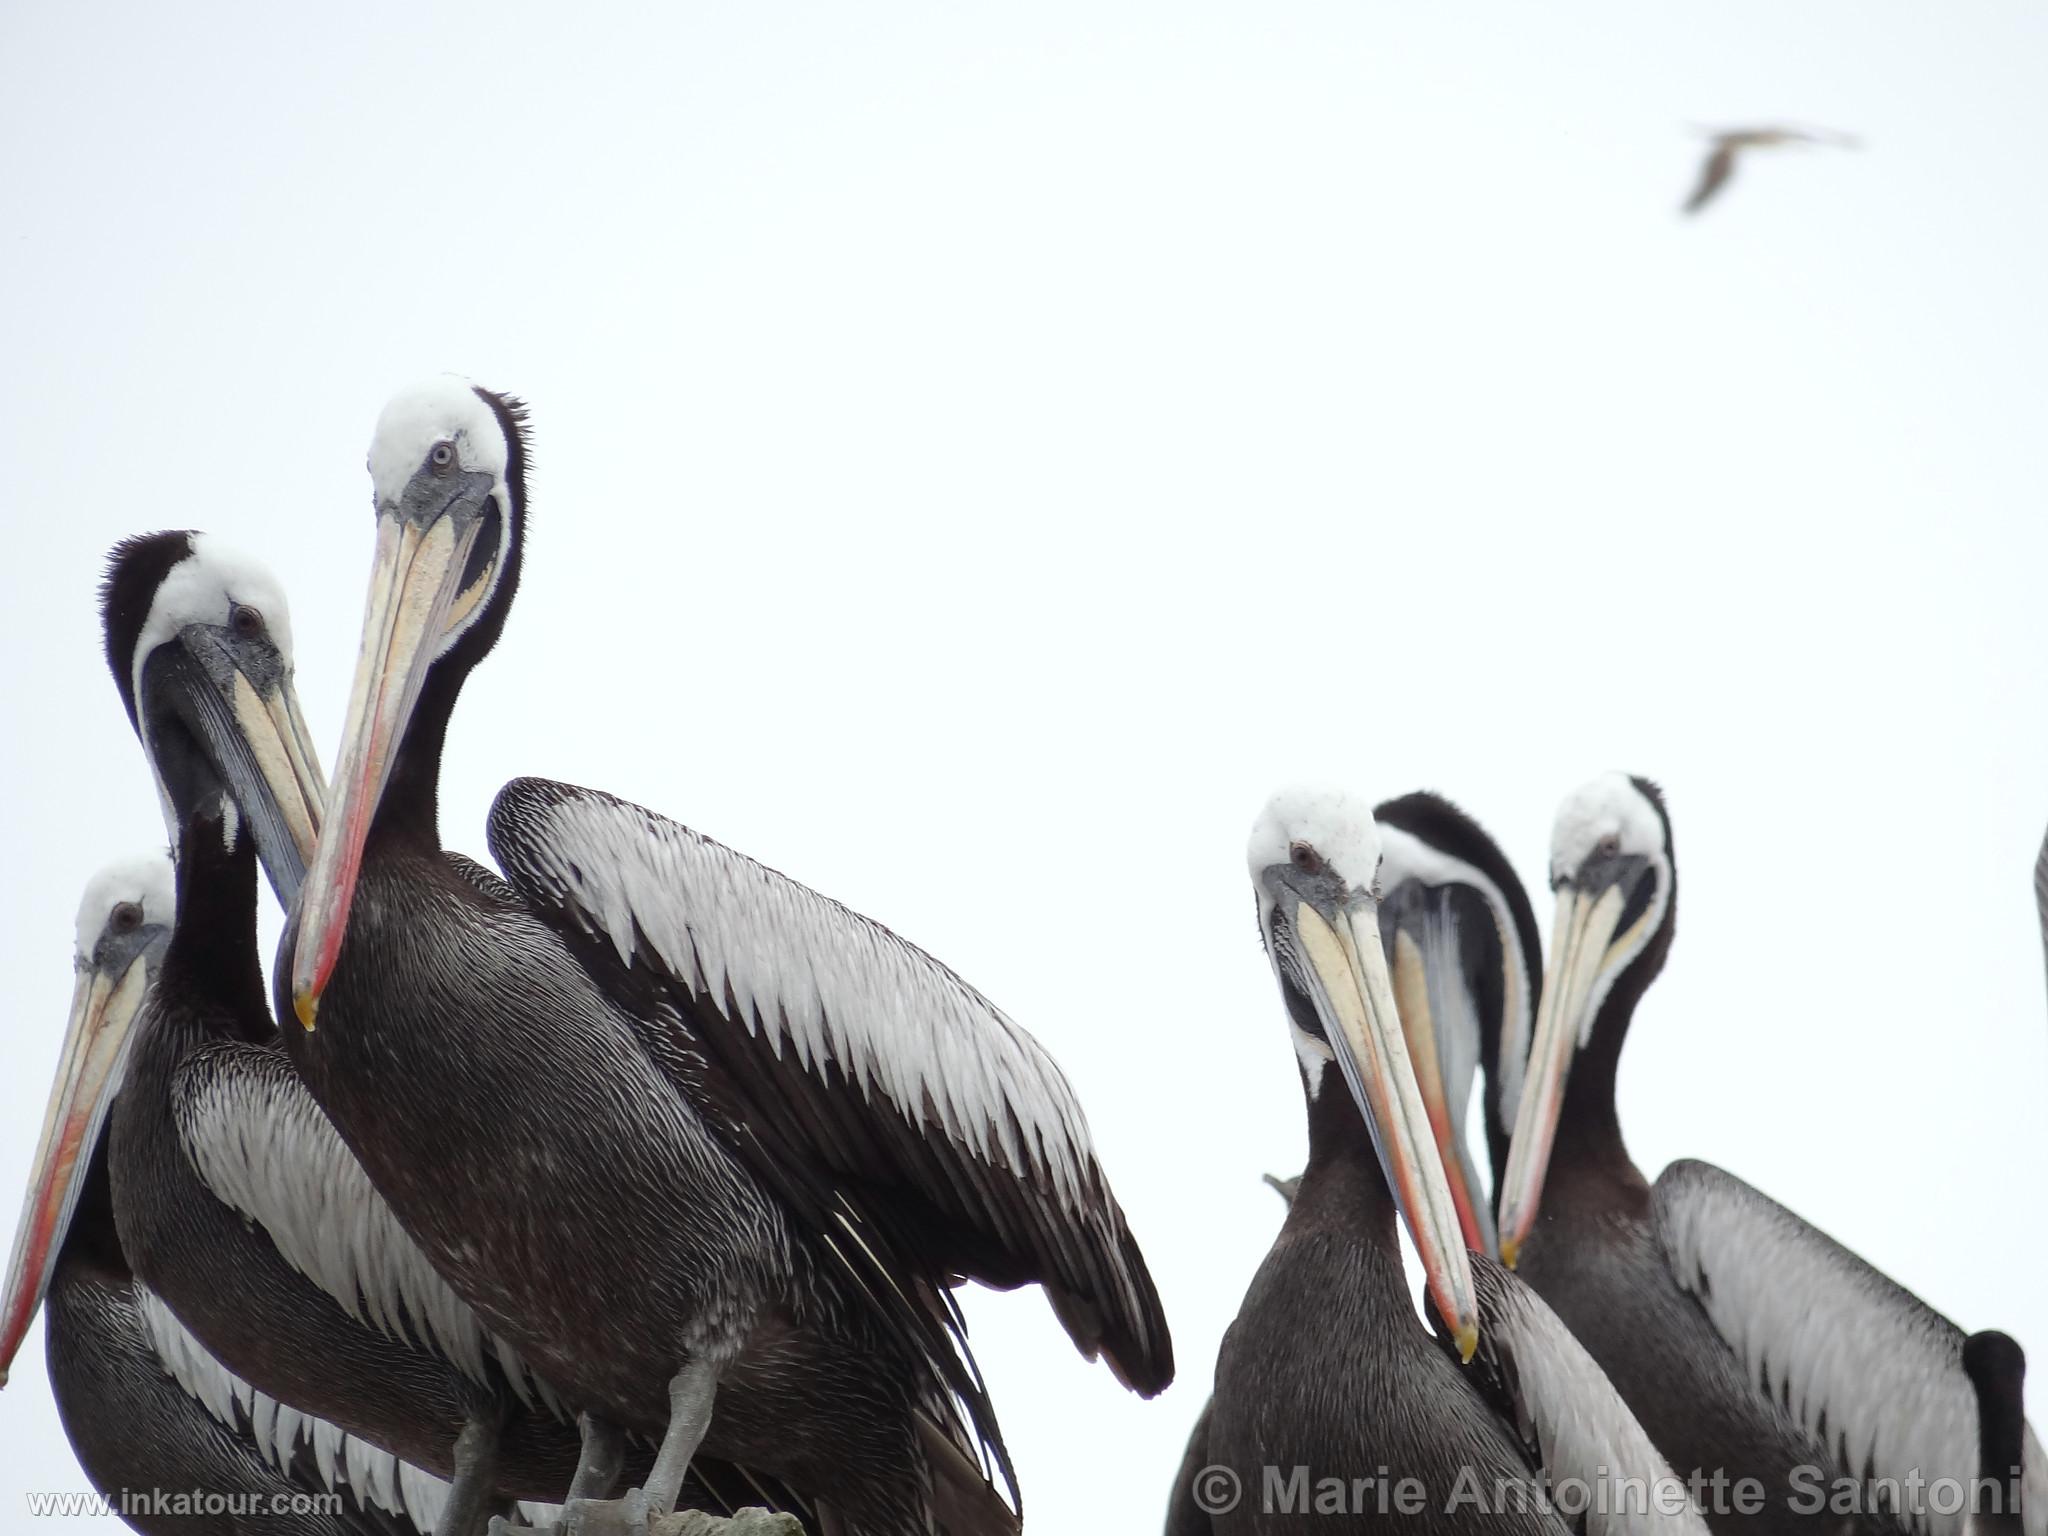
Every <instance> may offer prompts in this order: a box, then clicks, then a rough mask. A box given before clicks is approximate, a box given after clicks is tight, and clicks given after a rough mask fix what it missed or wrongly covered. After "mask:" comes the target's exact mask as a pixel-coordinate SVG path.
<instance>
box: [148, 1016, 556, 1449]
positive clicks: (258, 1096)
mask: <svg viewBox="0 0 2048 1536" xmlns="http://www.w3.org/2000/svg"><path fill="white" fill-rule="evenodd" d="M171 1097H172V1105H173V1114H174V1115H175V1117H176V1120H177V1126H178V1140H179V1142H180V1144H181V1145H182V1146H183V1148H184V1151H185V1156H186V1158H187V1159H188V1160H189V1161H190V1162H191V1164H192V1167H193V1168H194V1170H196V1171H197V1173H198V1175H199V1177H200V1179H201V1180H202V1181H203V1182H204V1183H205V1184H206V1186H207V1187H208V1188H209V1189H211V1190H212V1191H213V1192H214V1194H215V1195H216V1196H218V1197H219V1198H220V1200H221V1201H222V1203H224V1204H226V1205H228V1206H230V1207H232V1208H233V1209H234V1210H237V1211H239V1212H241V1214H242V1215H243V1216H244V1217H246V1218H247V1219H248V1220H250V1221H252V1222H254V1223H255V1224H256V1225H257V1226H259V1227H261V1228H262V1229H263V1231H264V1232H265V1233H266V1234H267V1235H268V1236H269V1238H270V1240H271V1242H272V1243H273V1244H275V1245H276V1247H277V1251H278V1252H279V1253H280V1254H281V1255H283V1257H284V1260H285V1262H286V1263H288V1264H290V1265H291V1266H292V1267H293V1268H294V1269H296V1270H298V1271H299V1273H300V1274H302V1275H304V1276H305V1277H306V1278H307V1279H308V1280H310V1281H312V1282H313V1283H314V1284H315V1285H317V1286H318V1287H320V1289H321V1290H323V1291H325V1292H326V1293H327V1294H328V1295H329V1296H332V1297H333V1298H334V1300H335V1302H336V1303H337V1304H338V1305H339V1306H341V1308H342V1309H343V1310H344V1311H346V1312H347V1313H348V1314H349V1316H351V1317H353V1318H355V1319H356V1320H357V1321H358V1322H362V1323H366V1324H368V1325H370V1326H372V1327H375V1328H379V1329H381V1330H383V1331H384V1332H385V1333H387V1334H389V1335H390V1336H392V1337H393V1338H396V1339H399V1340H401V1341H404V1342H414V1343H422V1344H426V1345H428V1346H430V1347H431V1348H433V1349H434V1350H435V1351H437V1352H438V1353H440V1354H443V1355H445V1356H446V1357H447V1358H448V1359H449V1360H450V1361H452V1362H453V1363H454V1364H455V1365H456V1367H457V1368H458V1369H460V1370H461V1371H462V1372H463V1373H464V1374H465V1375H467V1376H469V1377H470V1378H471V1379H472V1380H475V1381H479V1382H488V1381H489V1380H490V1373H489V1369H488V1367H487V1366H486V1363H485V1362H486V1361H487V1360H488V1361H490V1362H493V1363H495V1364H496V1366H497V1367H498V1368H499V1369H500V1370H502V1371H503V1373H504V1375H505V1379H506V1380H507V1381H508V1382H510V1383H511V1385H512V1387H513V1389H514V1390H515V1391H516V1392H517V1393H518V1394H519V1396H520V1397H521V1399H522V1400H523V1401H525V1402H526V1403H527V1404H529V1405H532V1404H534V1403H536V1402H540V1403H542V1404H544V1405H546V1406H547V1407H549V1408H551V1409H553V1410H554V1411H555V1412H557V1413H560V1412H561V1410H560V1408H559V1407H558V1406H557V1405H556V1404H555V1403H554V1401H553V1399H552V1397H551V1395H550V1394H549V1393H548V1391H547V1389H546V1387H545V1386H543V1385H542V1384H541V1383H540V1382H539V1381H538V1380H537V1379H536V1378H535V1377H534V1376H533V1375H532V1373H531V1372H530V1371H528V1370H527V1368H526V1366H525V1364H524V1363H523V1362H522V1361H521V1359H520V1358H519V1356H518V1354H517V1353H516V1352H515V1351H514V1350H513V1349H512V1347H511V1346H510V1345H509V1344H507V1343H505V1342H504V1341H503V1340H502V1339H499V1338H496V1337H495V1336H493V1335H492V1334H489V1333H487V1332H486V1331H485V1330H484V1327H483V1324H482V1323H480V1322H479V1321H478V1320H477V1317H476V1314H475V1313H473V1312H471V1311H470V1310H469V1308H468V1306H466V1305H465V1304H464V1303H463V1302H462V1300H461V1299H460V1298H459V1297H457V1296H456V1294H455V1292H454V1291H453V1290H451V1289H450V1288H449V1285H448V1282H447V1281H445V1280H443V1279H442V1278H441V1276H440V1274H439V1272H438V1271H436V1270H435V1269H434V1267H433V1265H432V1264H430V1263H428V1261H427V1256H426V1255H425V1254H424V1253H422V1252H421V1251H420V1248H419V1245H418V1244H417V1243H415V1242H414V1241H413V1240H412V1238H411V1236H410V1235H409V1234H408V1233H407V1232H406V1231H405V1229H404V1228H403V1227H401V1226H399V1224H398V1218H397V1217H395V1216H393V1215H392V1214H391V1208H390V1206H388V1205H386V1204H385V1203H384V1197H383V1196H382V1195H379V1194H378V1193H377V1191H376V1190H375V1189H374V1188H372V1187H371V1184H370V1179H369V1175H368V1174H366V1173H364V1172H363V1168H362V1164H360V1163H358V1162H357V1161H356V1158H355V1154H354V1153H353V1152H351V1151H349V1149H348V1147H347V1145H346V1144H345V1143H344V1142H343V1141H342V1139H341V1136H340V1133H339V1132H337V1131H336V1130H335V1129H334V1126H333V1124H332V1123H331V1122H330V1121H329V1120H328V1118H327V1117H326V1115H324V1114H322V1113H321V1111H320V1106H319V1105H317V1104H315V1103H314V1102H313V1096H312V1095H311V1094H310V1093H308V1092H307V1091H306V1086H305V1084H304V1083H303V1082H301V1081H300V1079H299V1075H298V1073H297V1072H295V1071H294V1070H293V1069H292V1065H291V1063H290V1062H289V1061H288V1060H286V1058H285V1056H284V1053H283V1052H282V1051H280V1050H277V1049H275V1048H273V1047H271V1046H267V1045H251V1044H248V1043H246V1042H243V1041H234V1040H214V1041H209V1042H208V1043H206V1044H205V1045H202V1046H201V1047H200V1048H199V1049H198V1050H196V1051H194V1052H193V1053H192V1054H191V1055H190V1056H189V1057H188V1058H187V1059H186V1060H185V1062H184V1063H183V1064H182V1065H181V1066H180V1067H179V1069H178V1072H177V1076H176V1077H175V1078H174V1079H173V1081H172V1085H171Z"/></svg>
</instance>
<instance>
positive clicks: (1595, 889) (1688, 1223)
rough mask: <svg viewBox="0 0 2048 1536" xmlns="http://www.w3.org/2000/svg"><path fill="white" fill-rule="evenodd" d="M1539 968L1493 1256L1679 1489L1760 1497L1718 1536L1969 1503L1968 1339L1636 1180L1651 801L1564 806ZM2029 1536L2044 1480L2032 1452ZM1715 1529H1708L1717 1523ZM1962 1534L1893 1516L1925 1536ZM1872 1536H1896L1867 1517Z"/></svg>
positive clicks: (1844, 1254) (1705, 1189) (1795, 1239)
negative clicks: (1859, 1482)
mask: <svg viewBox="0 0 2048 1536" xmlns="http://www.w3.org/2000/svg"><path fill="white" fill-rule="evenodd" d="M1550 882H1551V886H1552V889H1553V890H1554V891H1555V892H1556V894H1557V916H1556V921H1555V925H1554V927H1553V929H1552V933H1551V945H1550V963H1549V969H1548V970H1547V971H1546V973H1545V975H1544V980H1543V996H1542V1000H1541V1002H1540V1003H1539V1005H1538V1008H1537V1015H1536V1027H1535V1032H1534V1035H1533V1039H1532V1043H1531V1047H1530V1054H1529V1063H1528V1067H1527V1069H1526V1071H1525V1073H1524V1077H1523V1085H1522V1092H1521V1097H1520V1102H1519V1104H1518V1106H1517V1111H1516V1118H1515V1131H1514V1139H1513V1141H1512V1143H1511V1148H1510V1151H1509V1155H1508V1166H1507V1173H1506V1175H1505V1177H1504V1178H1503V1180H1502V1183H1501V1189H1500V1233H1501V1253H1502V1256H1503V1258H1504V1259H1506V1261H1507V1262H1508V1263H1509V1264H1511V1265H1515V1266H1516V1267H1517V1268H1518V1269H1519V1271H1520V1273H1521V1275H1522V1277H1523V1278H1524V1279H1525V1280H1526V1281H1528V1283H1529V1284H1530V1286H1531V1287H1533V1288H1534V1289H1535V1290H1536V1292H1537V1293H1538V1294H1539V1295H1541V1296H1542V1297H1543V1299H1544V1300H1545V1301H1547V1302H1549V1303H1550V1305H1551V1306H1552V1307H1553V1308H1554V1309H1555V1310H1556V1312H1557V1315H1558V1316H1559V1317H1560V1318H1562V1319H1563V1320H1564V1322H1565V1324H1566V1326H1568V1327H1569V1328H1570V1329H1571V1330H1572V1332H1573V1333H1574V1334H1576V1335H1577V1336H1578V1338H1579V1340H1580V1342H1581V1343H1583V1344H1584V1345H1585V1346H1586V1348H1587V1350H1588V1351H1590V1352H1591V1354H1592V1356H1593V1358H1594V1359H1596V1360H1598V1361H1599V1362H1600V1364H1601V1366H1602V1367H1603V1368H1604V1369H1605V1370H1606V1372H1607V1374H1608V1376H1609V1377H1610V1378H1611V1379H1612V1380H1613V1382H1614V1385H1615V1387H1616V1388H1617V1389H1618V1390H1619V1391H1620V1392H1621V1394H1622V1396H1623V1397H1624V1398H1626V1399H1627V1400H1628V1403H1629V1406H1630V1407H1631V1408H1633V1409H1634V1410H1635V1412H1636V1416H1637V1417H1638V1418H1639V1419H1641V1420H1642V1423H1643V1427H1644V1428H1645V1429H1647V1430H1648V1431H1649V1432H1650V1435H1651V1437H1652V1438H1653V1439H1654V1440H1655V1441H1656V1442H1657V1446H1658V1448H1659V1449H1660V1450H1662V1451H1663V1452H1664V1454H1665V1455H1666V1456H1668V1457H1669V1458H1670V1459H1671V1462H1672V1464H1673V1465H1674V1466H1676V1467H1678V1468H1679V1469H1680V1470H1681V1471H1691V1470H1693V1469H1701V1470H1704V1471H1708V1472H1712V1471H1715V1470H1717V1469H1718V1470H1725V1472H1726V1475H1727V1476H1728V1477H1730V1478H1742V1477H1752V1478H1755V1479H1756V1480H1757V1481H1758V1483H1759V1484H1760V1485H1761V1488H1762V1490H1763V1494H1764V1499H1765V1508H1764V1509H1763V1511H1761V1512H1759V1513H1757V1514H1756V1515H1755V1516H1754V1518H1747V1519H1745V1518H1743V1517H1742V1516H1741V1514H1740V1512H1739V1511H1737V1510H1735V1509H1733V1508H1727V1509H1724V1510H1723V1511H1721V1512H1720V1513H1718V1514H1714V1524H1715V1528H1716V1529H1717V1530H1725V1531H1730V1532H1733V1531H1737V1530H1741V1531H1747V1532H1757V1531H1777V1530H1793V1529H1799V1530H1805V1529H1810V1528H1812V1518H1811V1516H1812V1514H1813V1511H1812V1510H1811V1508H1810V1507H1809V1506H1810V1505H1811V1502H1812V1499H1813V1488H1814V1485H1815V1483H1816V1478H1815V1476H1814V1473H1813V1470H1812V1469H1815V1468H1819V1469H1823V1470H1824V1471H1825V1477H1824V1478H1821V1479H1819V1480H1818V1481H1819V1482H1821V1483H1824V1484H1825V1485H1826V1486H1827V1487H1828V1488H1830V1489H1831V1488H1832V1487H1833V1486H1834V1484H1835V1483H1836V1480H1837V1479H1843V1478H1865V1477H1868V1478H1877V1479H1889V1478H1898V1479H1904V1478H1907V1477H1909V1476H1910V1475H1912V1474H1913V1473H1914V1472H1916V1471H1918V1472H1920V1473H1922V1474H1923V1475H1925V1476H1926V1477H1930V1478H1933V1477H1951V1478H1955V1479H1958V1480H1960V1481H1967V1480H1969V1479H1971V1478H1973V1477H1974V1476H1975V1475H1976V1471H1977V1462H1978V1454H1977V1452H1978V1423H1977V1407H1976V1403H1975V1400H1974V1398H1973V1395H1972V1392H1971V1388H1970V1382H1969V1378H1968V1376H1967V1375H1966V1374H1965V1372H1964V1370H1963V1361H1962V1354H1963V1334H1962V1332H1961V1330H1960V1329H1958V1328H1957V1327H1956V1326H1955V1325H1954V1324H1953V1323H1951V1322H1949V1321H1948V1319H1947V1318H1945V1317H1942V1316H1941V1315H1939V1314H1938V1313H1936V1312H1934V1311H1933V1310H1932V1309H1930V1308H1929V1307H1927V1306H1926V1305H1925V1304H1923V1303H1922V1302H1921V1301H1920V1300H1919V1299H1918V1298H1916V1297H1914V1296H1913V1295H1911V1294H1910V1293H1909V1292H1907V1291H1906V1290H1904V1289H1903V1288H1901V1287H1900V1286H1898V1285H1896V1284H1894V1283H1893V1282H1892V1281H1891V1280H1890V1279H1888V1278H1887V1277H1886V1276H1884V1275H1882V1274H1879V1273H1878V1272H1877V1271H1876V1270H1875V1269H1873V1268H1871V1267H1870V1265H1868V1264H1866V1263H1864V1262H1863V1261H1862V1260H1861V1259H1859V1258H1857V1257H1856V1255H1855V1254H1853V1253H1851V1252H1849V1251H1848V1250H1847V1249H1846V1248H1843V1247H1841V1246H1840V1245H1839V1244H1837V1243H1836V1242H1834V1241H1833V1240H1832V1239H1831V1238H1829V1237H1827V1236H1826V1235H1825V1234H1823V1233H1821V1232H1819V1231H1816V1230H1815V1229H1814V1228H1813V1227H1811V1226H1809V1225H1807V1223H1806V1222H1804V1221H1802V1220H1800V1218H1799V1217H1797V1216H1795V1215H1794V1214H1793V1213H1792V1212H1790V1211H1788V1210H1786V1209H1785V1208H1784V1207H1783V1206H1781V1205H1779V1204H1777V1203H1776V1202H1775V1201H1773V1200H1771V1199H1769V1198H1767V1197H1766V1196H1764V1195H1762V1194H1760V1193H1758V1192H1757V1191H1756V1190H1754V1189H1752V1188H1751V1187H1750V1186H1749V1185H1747V1184H1745V1183H1743V1182H1742V1181H1741V1180H1740V1179H1738V1178H1735V1177H1734V1176H1733V1175H1731V1174H1727V1173H1724V1172H1722V1171H1721V1170H1720V1169H1719V1168H1715V1167H1713V1166H1711V1165H1709V1164H1707V1163H1701V1162H1692V1161H1682V1162H1677V1163H1673V1164H1672V1165H1671V1166H1670V1167H1669V1168H1667V1169H1665V1171H1664V1173H1663V1175H1662V1176H1661V1177H1660V1178H1659V1179H1658V1180H1657V1182H1656V1184H1655V1185H1654V1186H1653V1185H1651V1184H1650V1183H1648V1182H1647V1181H1646V1180H1645V1179H1644V1178H1643V1176H1642V1174H1641V1173H1640V1172H1639V1171H1638V1170H1637V1168H1636V1166H1635V1164H1634V1163H1633V1162H1632V1161H1630V1159H1629V1155H1628V1148H1627V1146H1626V1144H1625V1143H1624V1142H1623V1140H1622V1134H1621V1124H1620V1120H1619V1118H1618V1117H1617V1115H1616V1113H1615V1104H1614V1078H1615V1069H1616V1067H1617V1066H1618V1065H1619V1063H1620V1060H1621V1049H1622V1043H1623V1041H1624V1039H1625V1038H1626V1036H1627V1034H1628V1029H1629V1024H1630V1021H1631V1020H1632V1019H1633V1017H1634V1015H1635V1010H1636V1006H1637V1004H1638V1003H1640V1001H1641V1000H1642V997H1643V994H1644V992H1645V991H1646V990H1647V989H1648V987H1649V985H1650V983H1651V982H1652V981H1653V980H1654V979H1655V978H1656V976H1657V973H1658V972H1659V971H1660V970H1662V969H1663V967H1664V960H1665V957H1666V955H1668V954H1669V952H1670V949H1671V938H1672V930H1673V923H1674V921H1675V919H1676V916H1677V910H1678V866H1677V862H1676V859H1675V858H1674V856H1673V853H1672V844H1671V820H1670V817H1669V815H1668V814H1667V812H1666V810H1665V805H1664V797H1663V794H1662V793H1661V792H1660V791H1659V790H1658V788H1657V787H1656V786H1655V785H1654V784H1652V783H1650V782H1649V781H1648V780H1647V779H1640V778H1631V777H1629V776H1628V775H1626V774H1619V773H1613V774H1606V775H1603V776H1602V777H1600V778H1597V779H1594V780H1593V781H1592V782H1590V783H1588V784H1586V785H1584V786H1582V787H1581V788H1579V789H1578V790H1576V791H1575V792H1573V793H1572V794H1571V795H1570V796H1568V797H1567V798H1566V800H1565V802H1564V804H1563V806H1562V807H1561V808H1560V810H1559V811H1558V815H1557V823H1556V828H1555V832H1554V835H1553V838H1552V841H1551V855H1550ZM2025 1438H2026V1469H2027V1470H2026V1479H2027V1487H2028V1498H2029V1504H2028V1510H2029V1512H2028V1515H2027V1530H2028V1532H2029V1536H2041V1533H2042V1531H2043V1530H2044V1529H2048V1495H2043V1496H2040V1497H2036V1496H2035V1495H2034V1492H2033V1490H2034V1488H2035V1487H2036V1486H2037V1485H2038V1484H2040V1482H2041V1480H2042V1478H2043V1477H2044V1475H2048V1466H2044V1464H2043V1462H2042V1458H2041V1450H2040V1446H2039V1444H2038V1443H2037V1442H2036V1441H2035V1440H2034V1438H2033V1435H2032V1432H2031V1431H2028V1432H2027V1434H2026V1437H2025ZM1712 1513H1713V1512H1712V1511H1710V1514H1712ZM1961 1519H1962V1517H1961V1515H1960V1514H1958V1515H1954V1516H1945V1515H1943V1514H1941V1513H1940V1512H1939V1511H1938V1510H1935V1509H1933V1508H1927V1509H1921V1510H1908V1511H1906V1512H1905V1514H1904V1516H1903V1517H1902V1520H1903V1524H1904V1525H1905V1527H1906V1528H1907V1529H1910V1530H1912V1531H1915V1532H1919V1533H1924V1536H1946V1533H1951V1532H1955V1531H1957V1530H1959V1528H1960V1523H1961ZM1869 1526H1870V1528H1873V1529H1896V1528H1897V1523H1895V1522H1894V1521H1893V1520H1892V1518H1891V1517H1890V1516H1881V1517H1880V1516H1873V1517H1871V1519H1870V1521H1869Z"/></svg>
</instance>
